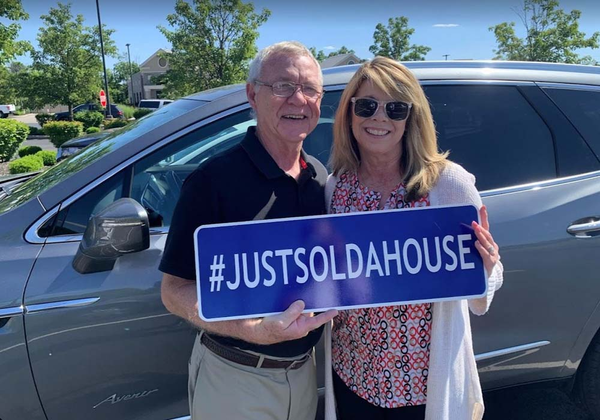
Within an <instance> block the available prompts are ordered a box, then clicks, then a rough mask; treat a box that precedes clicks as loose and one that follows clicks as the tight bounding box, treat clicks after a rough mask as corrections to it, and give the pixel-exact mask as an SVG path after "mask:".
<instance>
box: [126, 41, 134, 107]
mask: <svg viewBox="0 0 600 420" xmlns="http://www.w3.org/2000/svg"><path fill="white" fill-rule="evenodd" d="M125 45H126V46H127V60H128V61H129V85H130V86H131V96H130V97H129V104H130V105H133V74H132V73H131V56H130V55H129V45H131V44H125Z"/></svg>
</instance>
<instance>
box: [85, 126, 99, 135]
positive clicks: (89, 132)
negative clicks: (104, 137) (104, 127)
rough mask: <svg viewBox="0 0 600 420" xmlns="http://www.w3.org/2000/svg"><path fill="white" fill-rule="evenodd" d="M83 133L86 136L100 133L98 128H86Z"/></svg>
mask: <svg viewBox="0 0 600 420" xmlns="http://www.w3.org/2000/svg"><path fill="white" fill-rule="evenodd" d="M85 132H86V133H87V134H92V133H99V132H100V128H99V127H88V128H86V130H85Z"/></svg>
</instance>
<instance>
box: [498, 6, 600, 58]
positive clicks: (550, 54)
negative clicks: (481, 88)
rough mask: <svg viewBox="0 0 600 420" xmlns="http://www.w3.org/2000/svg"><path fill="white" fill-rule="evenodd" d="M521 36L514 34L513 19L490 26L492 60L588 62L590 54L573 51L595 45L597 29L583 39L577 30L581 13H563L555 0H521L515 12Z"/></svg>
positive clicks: (595, 46) (599, 38)
mask: <svg viewBox="0 0 600 420" xmlns="http://www.w3.org/2000/svg"><path fill="white" fill-rule="evenodd" d="M517 14H518V15H519V17H520V19H521V22H522V23H523V26H524V27H525V33H526V35H525V37H524V38H519V37H518V36H517V35H516V33H515V23H514V22H510V23H508V22H503V23H500V24H498V25H495V26H492V27H490V31H492V32H494V35H495V36H496V43H497V45H498V48H497V49H496V50H494V53H495V54H496V57H495V58H496V59H503V60H520V61H546V62H555V63H586V64H587V63H591V62H595V61H594V60H593V59H592V58H591V57H589V56H586V57H580V56H579V55H578V54H577V53H575V52H574V50H577V49H580V48H598V46H599V45H598V41H599V40H600V32H594V33H593V34H592V36H590V37H589V38H586V35H585V33H583V32H581V31H580V30H579V18H580V17H581V12H580V11H579V10H572V11H571V12H569V13H566V12H565V11H564V10H563V9H560V8H559V2H558V0H525V1H524V4H523V8H522V9H521V10H520V11H517Z"/></svg>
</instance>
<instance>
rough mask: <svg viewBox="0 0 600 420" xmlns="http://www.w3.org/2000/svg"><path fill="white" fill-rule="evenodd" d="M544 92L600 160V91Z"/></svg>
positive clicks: (554, 90) (547, 90)
mask: <svg viewBox="0 0 600 420" xmlns="http://www.w3.org/2000/svg"><path fill="white" fill-rule="evenodd" d="M544 90H545V92H546V93H547V94H548V96H550V98H552V100H553V101H554V102H555V103H556V104H557V105H558V107H559V108H560V109H561V110H562V111H563V112H564V114H565V115H566V116H567V118H569V119H570V120H571V122H572V123H573V124H574V125H575V128H576V129H577V130H578V131H579V133H580V134H581V135H582V136H583V138H584V139H585V140H586V141H587V143H588V144H589V145H590V147H591V148H592V150H593V151H594V153H595V154H596V157H598V158H600V90H571V89H544Z"/></svg>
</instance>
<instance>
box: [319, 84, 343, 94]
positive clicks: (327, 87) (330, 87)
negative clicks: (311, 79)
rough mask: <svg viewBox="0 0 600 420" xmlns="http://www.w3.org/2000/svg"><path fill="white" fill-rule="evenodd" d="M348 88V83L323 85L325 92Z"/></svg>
mask: <svg viewBox="0 0 600 420" xmlns="http://www.w3.org/2000/svg"><path fill="white" fill-rule="evenodd" d="M345 88H346V85H331V86H323V90H325V93H327V92H335V91H338V90H344V89H345Z"/></svg>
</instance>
